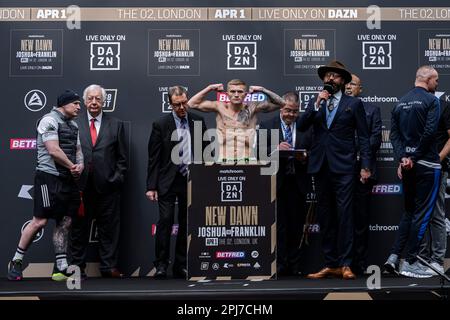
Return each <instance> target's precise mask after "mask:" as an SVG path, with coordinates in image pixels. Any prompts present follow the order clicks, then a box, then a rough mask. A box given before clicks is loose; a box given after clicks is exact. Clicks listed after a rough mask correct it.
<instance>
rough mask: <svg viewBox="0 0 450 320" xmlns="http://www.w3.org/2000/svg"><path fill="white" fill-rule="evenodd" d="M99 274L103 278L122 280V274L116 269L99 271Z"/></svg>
mask: <svg viewBox="0 0 450 320" xmlns="http://www.w3.org/2000/svg"><path fill="white" fill-rule="evenodd" d="M100 273H101V274H102V277H103V278H123V274H122V273H121V272H120V271H119V270H117V269H116V268H113V269H111V270H105V271H101V272H100Z"/></svg>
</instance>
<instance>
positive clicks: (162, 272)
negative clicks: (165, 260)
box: [153, 266, 167, 279]
mask: <svg viewBox="0 0 450 320" xmlns="http://www.w3.org/2000/svg"><path fill="white" fill-rule="evenodd" d="M153 277H154V278H155V279H166V278H167V268H166V266H158V267H156V273H155V275H154V276H153Z"/></svg>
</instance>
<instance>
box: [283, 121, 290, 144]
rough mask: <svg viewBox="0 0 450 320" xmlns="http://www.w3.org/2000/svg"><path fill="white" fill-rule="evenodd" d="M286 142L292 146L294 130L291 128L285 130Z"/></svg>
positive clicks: (287, 127)
mask: <svg viewBox="0 0 450 320" xmlns="http://www.w3.org/2000/svg"><path fill="white" fill-rule="evenodd" d="M284 140H286V142H287V143H289V144H290V145H291V146H292V130H291V127H290V126H286V127H285V128H284Z"/></svg>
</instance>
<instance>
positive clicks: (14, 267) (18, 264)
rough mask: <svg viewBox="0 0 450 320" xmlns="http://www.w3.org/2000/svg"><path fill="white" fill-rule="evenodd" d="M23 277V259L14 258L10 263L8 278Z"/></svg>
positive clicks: (16, 279)
mask: <svg viewBox="0 0 450 320" xmlns="http://www.w3.org/2000/svg"><path fill="white" fill-rule="evenodd" d="M22 279H23V274H22V260H14V261H11V262H10V263H9V270H8V280H11V281H20V280H22Z"/></svg>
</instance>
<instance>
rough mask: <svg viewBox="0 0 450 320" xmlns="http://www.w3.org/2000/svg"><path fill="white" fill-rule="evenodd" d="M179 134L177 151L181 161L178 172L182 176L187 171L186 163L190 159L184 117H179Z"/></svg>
mask: <svg viewBox="0 0 450 320" xmlns="http://www.w3.org/2000/svg"><path fill="white" fill-rule="evenodd" d="M181 129H182V131H181V134H180V144H181V145H180V151H179V153H178V154H179V156H180V160H181V163H180V164H179V165H178V171H180V173H181V174H182V175H183V176H186V175H187V174H188V172H189V170H188V164H189V163H190V161H191V154H190V152H189V151H190V150H189V141H188V140H189V134H186V131H185V130H189V129H188V128H187V121H186V118H182V119H181Z"/></svg>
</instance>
